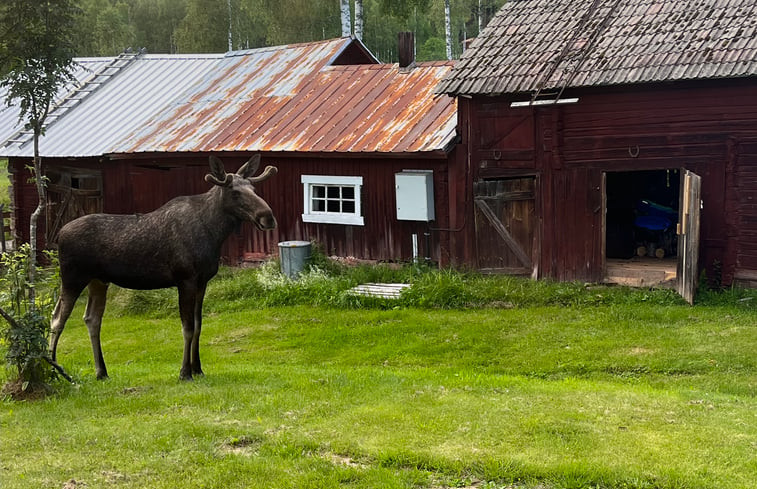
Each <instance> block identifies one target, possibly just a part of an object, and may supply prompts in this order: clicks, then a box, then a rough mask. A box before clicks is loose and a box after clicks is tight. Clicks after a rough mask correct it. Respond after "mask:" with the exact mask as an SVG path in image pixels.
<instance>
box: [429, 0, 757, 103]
mask: <svg viewBox="0 0 757 489" xmlns="http://www.w3.org/2000/svg"><path fill="white" fill-rule="evenodd" d="M756 75H757V2H755V1H754V0H687V1H680V0H594V1H583V2H581V1H575V0H511V1H508V2H507V3H505V5H504V6H503V7H502V9H501V10H500V11H499V12H498V13H497V15H496V16H495V17H494V18H493V19H492V21H491V22H490V23H489V25H488V26H487V27H486V28H485V29H484V30H483V31H482V32H481V34H480V36H479V37H478V39H476V40H475V41H474V42H473V43H472V45H471V47H470V49H468V50H467V51H466V52H465V53H464V54H463V56H462V57H461V59H460V61H459V62H458V63H457V65H456V66H455V68H454V69H453V71H452V72H451V73H450V74H449V75H448V76H447V77H446V78H445V79H444V80H443V81H442V82H441V83H440V84H439V86H438V87H437V91H438V92H439V93H448V94H453V95H456V94H468V95H474V94H482V95H483V94H486V95H499V94H506V93H524V92H526V93H529V92H536V91H537V90H544V89H547V90H549V89H561V88H563V87H585V86H601V85H621V84H630V83H651V82H668V81H676V80H694V79H711V78H740V77H747V76H756Z"/></svg>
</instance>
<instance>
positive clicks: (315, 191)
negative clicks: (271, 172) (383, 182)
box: [301, 175, 364, 226]
mask: <svg viewBox="0 0 757 489" xmlns="http://www.w3.org/2000/svg"><path fill="white" fill-rule="evenodd" d="M301 180H302V188H303V192H302V194H303V206H302V208H303V213H302V221H303V222H320V223H326V224H351V225H354V226H362V225H363V224H364V222H363V216H362V212H361V206H360V188H361V187H362V186H363V177H340V176H332V175H302V178H301Z"/></svg>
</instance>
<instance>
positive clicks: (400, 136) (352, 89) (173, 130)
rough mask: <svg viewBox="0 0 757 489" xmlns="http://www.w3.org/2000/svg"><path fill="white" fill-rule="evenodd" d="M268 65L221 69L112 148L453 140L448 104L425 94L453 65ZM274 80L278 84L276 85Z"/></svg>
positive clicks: (433, 147) (433, 146)
mask: <svg viewBox="0 0 757 489" xmlns="http://www.w3.org/2000/svg"><path fill="white" fill-rule="evenodd" d="M275 64H276V65H277V66H278V67H280V68H281V70H280V71H277V72H276V73H272V71H271V69H270V68H269V69H267V70H266V69H260V67H258V66H256V65H255V64H249V63H243V64H238V65H235V66H234V67H233V68H230V69H227V70H226V71H225V72H224V77H223V78H224V81H223V83H220V81H219V79H214V80H210V81H209V83H208V84H207V85H206V86H202V87H199V88H198V89H197V91H196V92H193V93H187V94H186V95H187V97H186V98H184V99H182V100H176V101H175V104H174V107H173V108H172V110H169V111H165V112H162V113H160V114H158V115H157V116H156V117H155V118H154V119H152V120H151V121H149V123H147V124H145V125H144V126H143V127H142V128H140V130H139V132H138V133H135V134H133V135H131V137H130V138H129V139H128V140H127V142H125V144H123V145H120V146H118V147H117V148H115V149H114V151H113V152H114V153H129V154H131V153H152V152H197V151H210V150H212V151H273V152H278V151H298V152H361V153H365V152H378V153H383V152H417V151H439V150H443V149H445V148H446V147H447V145H448V144H449V143H450V142H451V141H452V138H454V135H455V125H456V122H457V116H456V110H457V107H456V102H455V100H454V99H451V98H449V97H446V96H441V97H440V96H435V95H434V94H433V89H434V87H435V86H436V85H437V83H438V82H439V81H440V80H441V79H442V77H443V76H444V75H445V74H446V73H447V72H449V70H450V69H451V67H452V63H447V62H444V63H420V64H418V66H417V67H416V68H415V69H413V70H411V71H409V72H407V73H403V72H400V71H399V69H398V67H397V65H353V66H328V67H320V68H319V67H318V66H313V65H311V66H308V67H307V68H306V69H302V68H303V66H305V63H304V62H303V60H300V59H298V58H297V57H296V56H294V57H291V58H287V59H279V60H276V61H275ZM280 74H285V78H282V76H280ZM259 78H264V79H265V81H266V82H263V81H261V80H260V79H259ZM232 79H233V80H232ZM282 80H285V81H284V85H285V86H287V87H289V88H288V89H287V90H283V89H279V88H278V87H277V85H278V84H279V83H280V82H281V81H282ZM419 128H423V130H422V131H420V130H419Z"/></svg>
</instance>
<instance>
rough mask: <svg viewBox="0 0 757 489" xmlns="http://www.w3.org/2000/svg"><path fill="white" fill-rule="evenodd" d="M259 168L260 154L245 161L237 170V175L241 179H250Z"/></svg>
mask: <svg viewBox="0 0 757 489" xmlns="http://www.w3.org/2000/svg"><path fill="white" fill-rule="evenodd" d="M259 166H260V154H256V155H255V156H253V157H252V158H250V159H249V160H247V163H245V164H244V165H242V168H240V169H239V170H237V175H239V176H240V177H242V178H250V177H251V176H253V175H254V174H255V172H256V171H258V167H259Z"/></svg>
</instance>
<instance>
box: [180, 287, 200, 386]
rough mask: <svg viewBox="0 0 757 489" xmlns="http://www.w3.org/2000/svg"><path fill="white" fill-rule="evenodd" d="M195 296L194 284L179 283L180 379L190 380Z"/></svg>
mask: <svg viewBox="0 0 757 489" xmlns="http://www.w3.org/2000/svg"><path fill="white" fill-rule="evenodd" d="M196 297H197V296H196V287H195V286H194V285H188V284H182V285H179V315H180V316H181V331H182V333H183V334H184V356H183V357H182V360H181V371H179V379H181V380H192V340H193V339H194V336H195V320H194V312H195V302H196Z"/></svg>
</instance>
